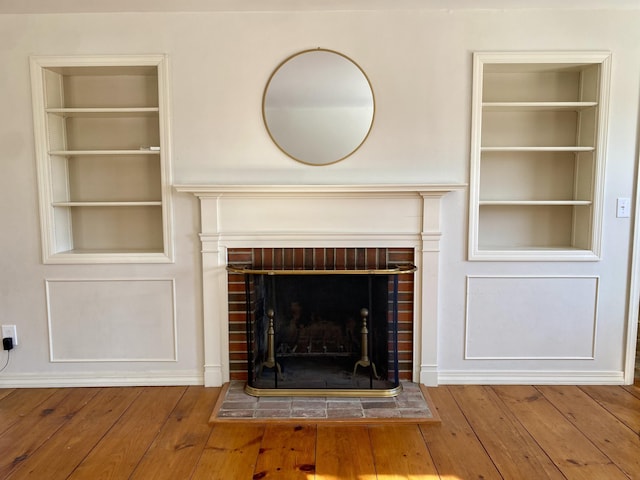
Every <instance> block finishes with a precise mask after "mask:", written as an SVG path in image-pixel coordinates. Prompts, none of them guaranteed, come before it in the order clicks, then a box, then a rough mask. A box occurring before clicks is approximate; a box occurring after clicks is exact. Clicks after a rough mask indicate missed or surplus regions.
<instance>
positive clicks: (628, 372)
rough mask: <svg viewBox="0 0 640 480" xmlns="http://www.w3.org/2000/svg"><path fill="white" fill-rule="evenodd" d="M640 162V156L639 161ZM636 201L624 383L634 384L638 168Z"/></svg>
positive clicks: (639, 284) (639, 262) (639, 286)
mask: <svg viewBox="0 0 640 480" xmlns="http://www.w3.org/2000/svg"><path fill="white" fill-rule="evenodd" d="M639 164H640V157H639V159H638V163H636V165H639ZM635 194H636V202H635V213H634V215H633V244H632V246H631V247H632V250H631V267H630V268H631V275H630V278H629V295H628V302H629V303H628V304H627V313H628V315H629V317H628V319H627V329H626V330H627V340H626V348H625V357H624V383H625V384H627V385H632V384H633V381H634V377H635V366H636V350H637V348H638V321H639V320H640V316H639V315H640V174H639V172H638V170H637V168H636V192H635Z"/></svg>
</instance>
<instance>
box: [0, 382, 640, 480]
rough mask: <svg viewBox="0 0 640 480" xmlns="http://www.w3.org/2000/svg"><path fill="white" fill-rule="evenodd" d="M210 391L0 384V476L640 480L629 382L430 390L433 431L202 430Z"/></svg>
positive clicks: (639, 430) (638, 420) (639, 399)
mask: <svg viewBox="0 0 640 480" xmlns="http://www.w3.org/2000/svg"><path fill="white" fill-rule="evenodd" d="M218 393H219V389H217V388H203V387H140V388H69V389H15V390H13V389H4V390H2V389H0V478H1V479H12V480H13V479H22V478H34V479H38V480H54V479H67V478H68V479H74V480H78V479H91V480H97V479H129V478H131V479H152V480H158V479H172V480H182V479H221V480H230V479H231V480H233V479H263V478H264V479H278V480H280V479H301V480H342V479H358V480H374V479H378V480H391V479H413V480H435V479H442V480H445V479H446V480H467V479H484V480H490V479H507V480H527V479H532V480H541V479H547V478H549V479H586V480H615V479H627V480H628V479H640V386H639V385H636V386H625V387H621V386H584V387H575V386H540V387H534V386H448V387H447V386H441V387H437V388H431V389H429V394H430V396H431V398H432V400H433V401H434V403H435V405H436V407H437V409H438V412H439V414H440V416H441V418H442V423H441V424H440V425H433V424H431V425H422V426H419V425H384V426H366V425H358V426H329V425H321V424H320V425H318V426H316V425H308V424H306V425H295V424H294V425H292V424H287V425H273V424H271V425H268V426H264V425H262V426H261V425H257V424H242V425H239V424H217V425H215V426H213V427H211V426H209V425H208V424H207V421H208V419H209V415H210V414H211V410H212V408H213V405H214V403H215V400H216V398H217V396H218Z"/></svg>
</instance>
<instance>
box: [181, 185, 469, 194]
mask: <svg viewBox="0 0 640 480" xmlns="http://www.w3.org/2000/svg"><path fill="white" fill-rule="evenodd" d="M466 187H467V184H466V183H447V184H371V185H190V184H178V185H174V186H173V188H175V190H176V191H177V192H181V193H191V194H193V195H195V196H198V197H200V196H203V197H206V196H219V195H223V194H230V195H234V194H238V195H252V194H273V195H279V194H296V195H305V194H306V195H317V194H421V193H425V194H441V195H444V194H445V193H448V192H452V191H454V190H462V189H465V188H466Z"/></svg>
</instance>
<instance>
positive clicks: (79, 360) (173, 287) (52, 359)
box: [44, 278, 178, 363]
mask: <svg viewBox="0 0 640 480" xmlns="http://www.w3.org/2000/svg"><path fill="white" fill-rule="evenodd" d="M70 282H86V283H89V282H170V283H171V318H172V327H173V357H171V358H72V359H61V358H55V357H54V352H53V336H52V333H53V328H52V324H51V293H50V290H49V285H50V284H51V283H70ZM44 284H45V305H46V311H47V336H48V343H49V361H50V362H51V363H109V362H115V363H121V362H136V363H140V362H172V363H175V362H177V361H178V314H177V310H176V308H177V307H176V305H177V299H176V280H175V278H46V279H45V280H44Z"/></svg>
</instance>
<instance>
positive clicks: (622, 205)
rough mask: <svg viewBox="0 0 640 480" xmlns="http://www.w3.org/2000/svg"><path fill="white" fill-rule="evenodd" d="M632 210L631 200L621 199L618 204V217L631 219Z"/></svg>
mask: <svg viewBox="0 0 640 480" xmlns="http://www.w3.org/2000/svg"><path fill="white" fill-rule="evenodd" d="M630 209H631V199H630V198H622V197H619V198H618V201H617V202H616V217H618V218H629V215H630V212H629V210H630Z"/></svg>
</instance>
